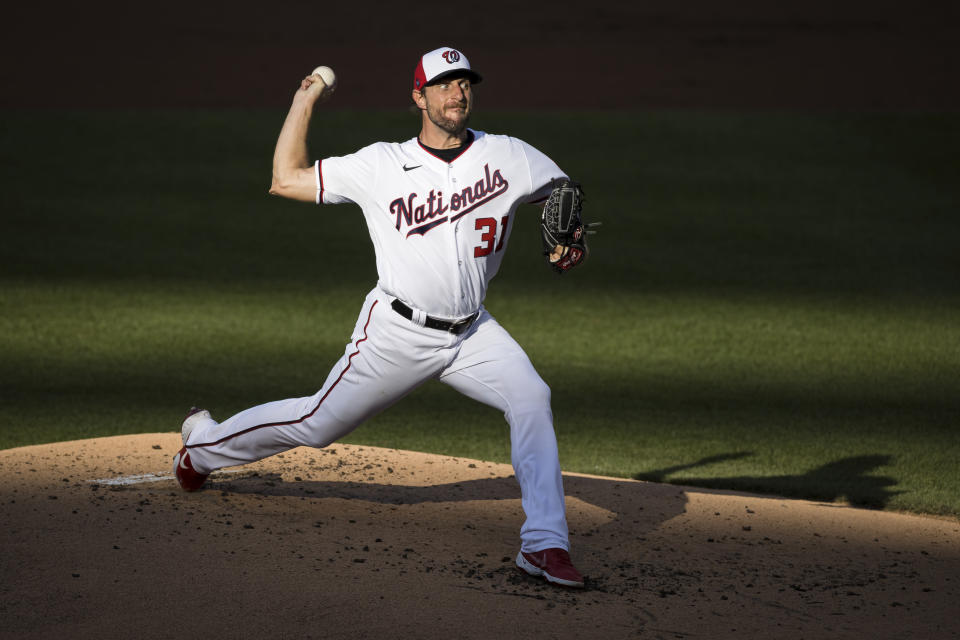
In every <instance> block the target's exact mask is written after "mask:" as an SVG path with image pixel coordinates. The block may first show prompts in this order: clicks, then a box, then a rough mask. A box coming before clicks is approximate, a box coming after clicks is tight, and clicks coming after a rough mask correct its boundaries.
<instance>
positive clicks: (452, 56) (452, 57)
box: [440, 50, 460, 64]
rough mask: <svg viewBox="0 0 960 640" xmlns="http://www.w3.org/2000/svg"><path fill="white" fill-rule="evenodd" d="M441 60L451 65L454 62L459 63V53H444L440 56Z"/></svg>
mask: <svg viewBox="0 0 960 640" xmlns="http://www.w3.org/2000/svg"><path fill="white" fill-rule="evenodd" d="M440 55H442V56H443V59H444V60H446V61H447V63H448V64H453V63H454V62H460V52H459V51H453V50H451V51H444V52H443V53H442V54H440Z"/></svg>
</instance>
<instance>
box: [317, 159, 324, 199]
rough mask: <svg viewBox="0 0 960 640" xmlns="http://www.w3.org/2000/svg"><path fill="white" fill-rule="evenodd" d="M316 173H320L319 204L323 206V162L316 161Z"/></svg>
mask: <svg viewBox="0 0 960 640" xmlns="http://www.w3.org/2000/svg"><path fill="white" fill-rule="evenodd" d="M317 163H318V164H317V171H318V172H319V173H320V203H319V204H323V160H318V161H317Z"/></svg>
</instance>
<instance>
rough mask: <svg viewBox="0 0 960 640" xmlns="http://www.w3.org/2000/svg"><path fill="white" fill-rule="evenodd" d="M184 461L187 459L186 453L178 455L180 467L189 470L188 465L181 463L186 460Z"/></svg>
mask: <svg viewBox="0 0 960 640" xmlns="http://www.w3.org/2000/svg"><path fill="white" fill-rule="evenodd" d="M186 461H187V454H183V455H182V456H180V468H181V469H183V470H185V471H190V467H188V466H187V465H185V464H183V463H184V462H186Z"/></svg>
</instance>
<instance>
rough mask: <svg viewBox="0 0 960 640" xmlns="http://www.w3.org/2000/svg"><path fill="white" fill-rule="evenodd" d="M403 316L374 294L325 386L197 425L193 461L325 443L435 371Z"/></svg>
mask: <svg viewBox="0 0 960 640" xmlns="http://www.w3.org/2000/svg"><path fill="white" fill-rule="evenodd" d="M398 321H402V322H406V320H405V319H404V318H402V317H400V316H398V315H397V314H396V313H394V312H393V311H392V310H391V309H390V308H389V307H388V306H386V305H384V304H383V303H382V301H379V300H378V299H377V298H376V296H373V294H371V296H370V297H368V299H367V302H366V303H365V305H364V309H363V311H362V312H361V314H360V317H359V318H358V321H357V327H356V329H355V331H354V335H353V340H352V342H351V343H350V344H349V345H348V346H347V348H346V350H345V352H344V355H343V357H341V358H340V360H339V361H338V362H337V364H336V365H335V366H334V368H333V370H332V371H331V372H330V374H329V375H328V377H327V380H326V382H325V383H324V385H323V387H322V388H321V389H320V391H318V392H317V393H315V394H314V395H312V396H308V397H303V398H292V399H289V400H278V401H276V402H269V403H266V404H262V405H259V406H256V407H252V408H250V409H247V410H245V411H242V412H240V413H238V414H236V415H234V416H233V417H231V418H229V419H227V420H225V421H223V422H222V423H219V424H218V423H216V422H213V421H206V422H204V423H202V424H201V425H198V427H197V428H196V429H195V430H194V432H193V433H191V434H190V438H189V442H187V443H186V445H187V449H188V451H189V453H190V459H191V462H192V463H193V465H194V468H195V469H196V470H197V472H199V473H209V472H210V471H214V470H216V469H219V468H222V467H226V466H232V465H238V464H244V463H248V462H253V461H255V460H260V459H261V458H265V457H267V456H271V455H274V454H276V453H280V452H282V451H286V450H288V449H292V448H294V447H297V446H301V445H305V446H311V447H324V446H327V445H328V444H330V443H331V442H334V441H335V440H337V439H338V438H340V437H342V436H344V435H346V434H347V433H349V432H350V431H352V430H353V429H354V428H356V427H357V426H358V425H359V424H360V423H361V422H363V421H364V420H366V419H367V418H369V417H371V416H373V415H374V414H376V413H378V412H379V411H382V410H383V409H385V408H387V407H388V406H390V405H391V404H393V403H395V402H397V401H398V400H399V399H401V398H402V397H403V396H404V395H406V394H407V393H409V392H410V391H411V390H412V389H414V388H415V387H416V386H418V385H419V384H420V383H422V382H423V381H424V380H427V379H429V378H431V377H433V376H434V375H435V374H436V370H437V369H438V368H439V363H437V362H435V361H434V362H431V361H430V359H428V358H424V357H421V355H420V354H419V353H418V352H417V348H418V347H419V345H417V344H412V343H411V338H410V337H409V336H408V335H405V334H404V333H403V331H402V329H403V327H402V326H400V327H397V326H396V325H398V324H400V323H399V322H398ZM398 329H399V330H398Z"/></svg>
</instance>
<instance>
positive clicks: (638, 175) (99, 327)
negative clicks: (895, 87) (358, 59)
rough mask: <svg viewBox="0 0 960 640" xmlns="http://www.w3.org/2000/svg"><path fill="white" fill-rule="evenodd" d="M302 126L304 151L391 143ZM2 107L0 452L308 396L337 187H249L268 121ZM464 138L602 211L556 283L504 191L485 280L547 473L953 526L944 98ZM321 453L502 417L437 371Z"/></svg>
mask: <svg viewBox="0 0 960 640" xmlns="http://www.w3.org/2000/svg"><path fill="white" fill-rule="evenodd" d="M325 115H326V119H325V120H324V121H323V123H329V125H328V126H327V127H323V126H322V122H321V121H317V123H316V125H315V129H314V131H313V148H314V149H315V150H317V152H318V153H320V152H321V151H322V152H323V153H324V154H325V155H329V154H338V153H346V152H349V151H352V150H353V149H355V148H357V147H359V146H361V145H363V144H366V143H367V142H370V141H373V140H375V139H403V138H406V137H409V136H411V135H413V132H414V131H415V123H416V121H415V119H414V118H413V117H412V116H411V115H410V114H406V113H397V114H384V113H346V112H331V113H329V114H325ZM5 116H6V122H5V125H6V126H5V128H4V130H3V131H2V132H0V140H2V151H0V153H2V154H3V162H4V167H5V169H6V171H5V174H4V177H3V178H2V180H3V185H2V186H3V190H2V195H0V198H2V202H3V218H2V223H0V224H2V226H0V356H2V357H0V392H2V393H0V447H12V446H20V445H26V444H33V443H38V442H48V441H54V440H65V439H73V438H82V437H91V436H99V435H110V434H117V433H134V432H152V431H172V430H175V429H177V428H178V426H179V421H180V419H181V418H182V414H183V411H184V409H185V408H186V407H188V406H189V405H190V404H193V403H202V404H203V405H204V406H207V407H208V408H210V409H211V410H212V411H213V412H214V415H215V416H226V415H229V414H230V413H232V412H234V411H237V410H239V409H242V408H245V407H247V406H249V405H251V404H254V403H259V402H263V401H267V400H273V399H278V398H283V397H291V396H297V395H308V394H310V393H312V392H313V391H315V389H316V387H317V385H319V384H320V383H321V382H322V381H323V379H324V378H325V376H326V373H327V371H328V369H329V367H330V365H331V364H332V363H333V362H334V361H335V360H336V358H337V357H339V355H340V354H341V353H342V351H343V348H344V345H345V343H346V341H347V340H348V338H349V333H350V330H351V328H352V326H353V322H354V320H355V317H356V313H357V312H358V310H359V306H360V304H361V301H362V297H363V295H364V294H365V292H366V291H367V290H368V289H369V287H370V286H371V285H372V283H373V282H374V280H375V277H376V275H375V270H374V266H373V259H372V249H371V247H370V242H369V239H368V238H367V234H366V231H365V229H364V227H363V224H362V220H361V217H360V215H359V211H358V210H357V209H356V208H355V207H352V206H340V207H335V208H325V209H318V208H315V207H311V206H308V205H298V204H296V203H289V202H284V201H279V200H276V199H272V198H270V197H268V196H267V195H266V189H267V186H268V183H269V165H270V159H271V154H272V146H273V142H274V140H275V136H276V133H277V131H278V129H279V126H280V123H281V122H282V119H283V114H282V113H279V112H272V111H261V112H188V111H176V112H174V111H168V112H154V113H131V112H94V113H60V112H34V113H22V112H7V113H6V114H5ZM571 122H576V126H575V127H571V125H570V123H571ZM476 126H477V127H478V128H483V129H486V130H489V131H494V132H500V131H503V132H510V133H513V134H515V135H518V136H520V137H523V138H525V139H526V140H528V141H529V142H531V143H532V144H534V145H535V146H538V147H540V148H541V149H543V150H544V151H546V152H547V153H549V154H550V155H551V156H553V157H554V158H555V159H556V160H557V161H558V162H559V163H560V164H561V166H563V167H564V168H566V169H567V170H568V171H569V172H570V173H571V174H573V175H575V176H577V177H578V178H579V179H581V180H582V181H583V183H584V184H585V186H586V189H587V198H588V199H587V203H586V204H587V211H588V215H590V216H591V217H592V218H595V219H601V220H603V222H604V227H603V228H602V232H601V235H599V236H598V237H597V238H596V240H595V242H594V243H593V247H594V252H593V255H592V257H591V259H590V262H589V263H588V265H587V266H586V267H585V268H583V269H581V270H577V271H575V272H573V273H571V274H569V275H568V276H565V277H563V278H557V277H555V276H553V275H552V274H551V273H550V272H549V271H548V270H547V269H546V267H544V266H543V265H542V264H541V263H540V258H539V256H538V255H537V252H538V239H537V230H536V224H535V211H534V210H533V209H529V210H527V211H526V213H527V214H528V215H526V216H523V217H522V218H521V219H520V220H519V221H518V224H517V225H516V227H515V231H514V237H513V238H512V242H511V245H512V247H511V249H510V251H509V254H508V256H507V259H506V261H505V263H504V267H503V269H502V271H501V274H500V276H498V278H497V280H495V281H494V284H493V287H492V288H491V293H490V296H489V297H488V300H487V306H488V308H489V309H490V310H491V311H492V312H493V313H494V314H495V315H496V316H497V317H498V319H499V320H500V321H501V323H503V324H504V325H505V326H506V327H507V328H508V329H510V330H511V332H512V333H513V334H514V335H515V337H517V339H518V340H519V341H520V342H521V344H523V345H524V346H525V347H526V348H527V350H528V352H529V354H530V356H531V358H532V359H533V361H534V363H535V364H536V365H537V367H538V369H539V370H540V372H541V374H542V375H543V377H544V378H545V379H546V380H547V381H548V382H549V383H550V385H551V387H552V388H553V390H554V411H555V414H556V416H557V424H556V427H557V432H558V436H559V439H560V446H561V456H562V461H563V465H564V468H565V469H567V470H571V471H582V472H588V473H600V474H607V475H618V476H624V477H638V478H645V479H656V480H661V481H672V482H682V483H687V484H697V485H702V486H710V487H722V488H731V489H740V490H751V491H767V492H773V493H778V494H785V495H791V496H801V497H808V498H816V499H826V500H834V499H840V500H848V501H850V502H854V503H856V504H864V505H870V506H875V507H886V508H894V509H907V510H913V511H919V512H926V513H936V514H949V515H953V516H958V515H960V467H958V465H957V460H958V459H960V435H958V433H960V432H958V429H957V426H956V423H957V420H958V416H960V411H958V409H960V394H958V391H960V389H958V386H960V385H958V380H960V258H958V255H960V253H958V251H957V250H956V244H957V240H956V239H957V238H958V237H960V220H958V218H957V216H956V212H957V210H958V206H957V205H958V204H960V187H958V185H957V180H956V176H957V175H960V162H958V160H957V154H956V148H957V146H958V145H957V143H958V142H960V117H957V116H952V115H935V114H927V115H869V116H865V115H854V114H846V115H829V114H820V115H799V114H763V115H760V114H698V113H604V114H562V113H558V114H546V115H544V114H529V113H527V114H524V113H519V114H509V113H500V114H485V115H484V114H481V116H480V117H478V119H477V122H476ZM571 128H573V130H574V131H575V133H574V134H572V135H571V134H570V133H569V131H570V130H571ZM561 132H563V134H561ZM348 441H349V442H355V443H367V444H375V445H381V446H389V447H398V448H405V449H416V450H423V451H433V452H440V453H449V454H452V455H457V456H470V457H476V458H483V459H492V460H499V461H508V460H509V449H508V442H507V430H506V426H505V423H504V422H503V419H502V417H501V416H500V415H499V414H498V413H497V412H496V411H494V410H491V409H488V408H486V407H483V406H481V405H476V404H474V403H471V402H470V401H468V400H465V399H462V398H461V397H460V396H458V395H457V394H456V393H455V392H452V391H450V390H449V389H446V388H445V387H443V385H440V384H430V385H426V386H425V387H423V388H421V389H420V390H419V391H417V392H416V393H414V394H413V395H412V396H411V397H410V398H408V399H407V400H405V401H404V402H402V403H401V404H400V405H398V406H396V407H394V408H393V409H391V410H390V411H389V412H387V413H385V414H383V415H381V416H379V417H377V418H376V419H374V420H372V421H371V422H369V423H367V424H365V425H364V426H362V427H361V428H359V429H358V430H357V431H356V432H354V434H352V435H351V436H350V438H349V439H348Z"/></svg>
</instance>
